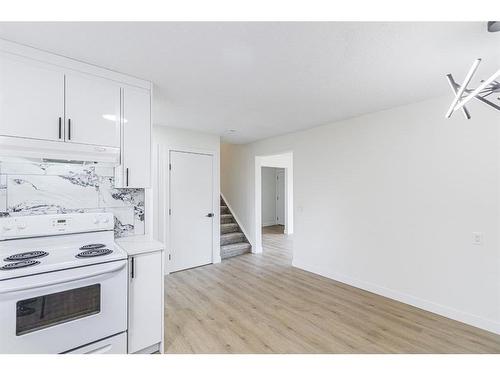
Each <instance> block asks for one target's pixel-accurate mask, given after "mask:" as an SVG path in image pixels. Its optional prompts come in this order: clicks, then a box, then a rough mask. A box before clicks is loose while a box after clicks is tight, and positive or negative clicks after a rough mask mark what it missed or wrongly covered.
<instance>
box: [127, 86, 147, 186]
mask: <svg viewBox="0 0 500 375" xmlns="http://www.w3.org/2000/svg"><path fill="white" fill-rule="evenodd" d="M122 106H123V128H122V129H123V146H122V147H123V150H122V155H123V163H122V166H123V180H122V186H123V187H129V188H149V187H150V186H151V96H150V92H149V90H144V89H139V88H132V87H125V88H124V89H123V94H122Z"/></svg>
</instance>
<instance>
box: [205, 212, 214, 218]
mask: <svg viewBox="0 0 500 375" xmlns="http://www.w3.org/2000/svg"><path fill="white" fill-rule="evenodd" d="M214 216H215V215H214V214H213V212H210V213H209V214H207V217H214Z"/></svg>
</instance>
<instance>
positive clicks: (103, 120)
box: [66, 74, 120, 147]
mask: <svg viewBox="0 0 500 375" xmlns="http://www.w3.org/2000/svg"><path fill="white" fill-rule="evenodd" d="M66 142H74V143H83V144H89V145H96V146H110V147H120V87H119V86H118V85H117V84H115V83H114V82H111V81H107V80H105V79H100V78H97V77H91V76H85V75H77V74H74V75H73V74H70V75H66Z"/></svg>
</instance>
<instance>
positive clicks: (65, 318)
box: [0, 213, 127, 353]
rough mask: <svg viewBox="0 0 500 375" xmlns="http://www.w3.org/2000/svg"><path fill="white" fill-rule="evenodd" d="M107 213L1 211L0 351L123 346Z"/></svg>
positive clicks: (120, 254) (120, 282)
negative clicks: (8, 214) (17, 214)
mask: <svg viewBox="0 0 500 375" xmlns="http://www.w3.org/2000/svg"><path fill="white" fill-rule="evenodd" d="M113 226H114V218H113V215H112V214H110V213H96V214H87V213H85V214H64V215H39V216H25V217H12V218H11V217H6V218H0V331H1V332H2V335H0V353H64V352H75V353H85V352H91V353H100V352H108V353H126V349H127V348H126V346H127V341H126V330H127V254H126V253H125V252H124V251H123V250H121V249H120V248H119V247H117V246H116V245H115V243H114V233H113Z"/></svg>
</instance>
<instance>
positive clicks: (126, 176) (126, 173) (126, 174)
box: [125, 168, 128, 186]
mask: <svg viewBox="0 0 500 375" xmlns="http://www.w3.org/2000/svg"><path fill="white" fill-rule="evenodd" d="M125 184H126V185H127V186H128V168H126V169H125Z"/></svg>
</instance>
